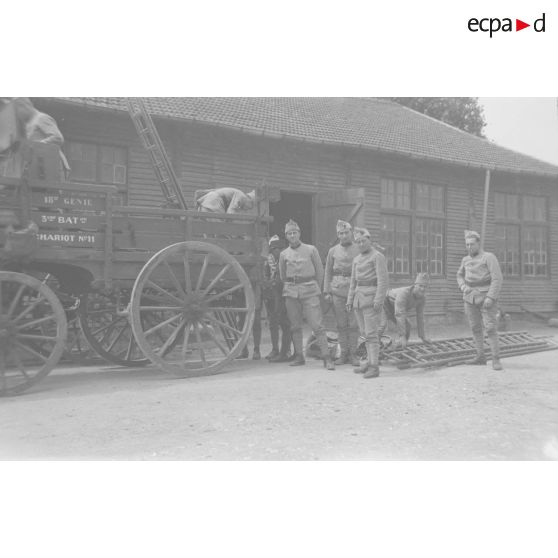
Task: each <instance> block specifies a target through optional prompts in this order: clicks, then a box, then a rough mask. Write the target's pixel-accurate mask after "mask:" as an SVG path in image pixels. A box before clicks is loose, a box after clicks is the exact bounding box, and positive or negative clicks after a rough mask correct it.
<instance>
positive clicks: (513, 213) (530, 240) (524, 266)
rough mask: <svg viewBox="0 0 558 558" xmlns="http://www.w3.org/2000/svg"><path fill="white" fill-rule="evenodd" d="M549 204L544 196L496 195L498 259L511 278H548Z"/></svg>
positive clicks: (503, 270) (496, 250)
mask: <svg viewBox="0 0 558 558" xmlns="http://www.w3.org/2000/svg"><path fill="white" fill-rule="evenodd" d="M547 203H548V200H547V198H546V197H544V196H531V195H518V194H507V193H503V192H496V193H495V194H494V205H495V207H494V215H495V218H496V227H495V233H496V238H495V241H496V249H495V253H496V257H497V258H498V260H499V261H500V265H501V267H502V273H503V274H504V275H505V276H508V277H521V275H522V274H523V276H525V277H546V276H547V275H548V243H547V239H548V228H547V210H546V208H547Z"/></svg>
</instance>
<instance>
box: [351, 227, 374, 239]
mask: <svg viewBox="0 0 558 558" xmlns="http://www.w3.org/2000/svg"><path fill="white" fill-rule="evenodd" d="M354 235H355V239H357V238H360V237H361V236H366V237H367V238H370V232H369V231H368V229H365V228H363V227H355V230H354Z"/></svg>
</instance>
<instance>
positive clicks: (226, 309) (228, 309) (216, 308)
mask: <svg viewBox="0 0 558 558" xmlns="http://www.w3.org/2000/svg"><path fill="white" fill-rule="evenodd" d="M209 310H211V311H215V312H248V308H233V307H232V306H210V307H209Z"/></svg>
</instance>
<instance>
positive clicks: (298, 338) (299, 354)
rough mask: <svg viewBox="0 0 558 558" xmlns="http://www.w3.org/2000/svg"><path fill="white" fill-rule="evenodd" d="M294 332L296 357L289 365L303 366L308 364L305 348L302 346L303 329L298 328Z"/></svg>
mask: <svg viewBox="0 0 558 558" xmlns="http://www.w3.org/2000/svg"><path fill="white" fill-rule="evenodd" d="M292 334H293V345H294V350H295V358H294V359H293V360H292V362H290V363H289V366H302V365H303V364H306V361H305V360H304V348H303V346H302V329H297V330H295V331H293V332H292Z"/></svg>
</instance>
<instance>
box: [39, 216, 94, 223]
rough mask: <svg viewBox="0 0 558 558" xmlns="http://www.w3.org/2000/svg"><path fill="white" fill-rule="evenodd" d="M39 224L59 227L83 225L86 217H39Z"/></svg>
mask: <svg viewBox="0 0 558 558" xmlns="http://www.w3.org/2000/svg"><path fill="white" fill-rule="evenodd" d="M41 223H58V224H59V225H85V224H87V217H74V216H72V215H41Z"/></svg>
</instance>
